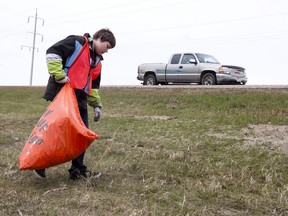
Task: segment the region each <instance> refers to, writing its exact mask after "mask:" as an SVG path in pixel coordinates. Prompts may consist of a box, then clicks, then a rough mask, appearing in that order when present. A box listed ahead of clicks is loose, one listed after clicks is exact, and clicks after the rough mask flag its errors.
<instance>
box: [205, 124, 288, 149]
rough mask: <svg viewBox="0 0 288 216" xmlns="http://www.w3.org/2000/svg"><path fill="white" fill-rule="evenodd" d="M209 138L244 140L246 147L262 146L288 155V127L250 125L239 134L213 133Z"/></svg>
mask: <svg viewBox="0 0 288 216" xmlns="http://www.w3.org/2000/svg"><path fill="white" fill-rule="evenodd" d="M209 136H213V137H216V138H219V139H235V140H239V141H240V140H244V146H262V147H265V148H268V149H270V150H279V151H282V152H284V153H286V154H288V125H272V124H259V125H248V127H245V128H242V129H241V130H239V132H238V133H234V132H231V133H230V134H225V133H213V132H211V133H210V134H209Z"/></svg>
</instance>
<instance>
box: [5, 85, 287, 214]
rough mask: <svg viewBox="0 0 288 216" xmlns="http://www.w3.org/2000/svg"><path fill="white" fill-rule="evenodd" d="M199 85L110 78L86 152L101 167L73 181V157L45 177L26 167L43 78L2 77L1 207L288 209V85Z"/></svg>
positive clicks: (49, 210)
mask: <svg viewBox="0 0 288 216" xmlns="http://www.w3.org/2000/svg"><path fill="white" fill-rule="evenodd" d="M193 89H194V88H193ZM193 89H188V88H183V89H172V88H157V89H153V88H135V89H129V88H128V89H127V88H113V87H112V88H108V87H104V88H102V89H101V90H100V93H101V96H102V103H103V117H102V119H101V120H100V121H99V122H97V123H94V122H93V121H92V119H93V118H92V112H91V111H92V110H89V111H90V114H89V115H90V120H91V121H90V129H91V130H93V131H95V132H96V133H98V134H99V139H98V140H95V142H94V143H92V145H91V146H90V147H89V149H88V150H87V153H86V157H85V162H86V165H87V166H88V168H89V169H90V170H99V171H101V172H102V173H103V176H101V178H100V179H88V180H80V181H75V182H74V181H69V180H68V169H69V167H70V163H65V164H62V165H59V166H55V167H52V168H49V169H48V170H47V176H48V177H47V180H45V181H41V180H39V179H37V178H36V177H35V176H34V175H33V173H32V172H31V171H19V170H18V162H17V160H18V156H19V154H20V153H21V151H22V149H23V147H24V144H25V142H26V140H27V138H28V136H29V135H30V133H31V131H32V129H33V128H34V126H35V124H36V123H37V121H38V119H39V118H40V116H41V115H42V113H43V112H44V110H45V109H46V107H47V106H48V102H46V101H45V100H44V99H42V95H43V93H44V88H27V87H23V88H21V87H1V88H0V103H1V106H0V122H1V124H0V129H1V130H0V147H1V152H0V185H1V187H0V194H1V199H0V215H103V216H105V215H107V216H108V215H109V216H110V215H117V216H118V215H123V216H124V215H137V216H138V215H155V216H156V215H157V216H158V215H165V216H166V215H171V216H172V215H173V216H174V215H285V214H287V213H288V208H287V206H288V192H287V191H288V190H287V188H288V175H287V167H288V157H287V153H286V151H285V148H287V147H286V146H285V145H282V146H281V145H280V143H286V144H287V143H288V137H287V135H286V131H288V129H287V128H288V109H287V107H288V92H286V91H282V90H281V91H280V90H279V91H272V90H270V91H258V90H245V89H244V90H239V89H238V90H237V91H236V90H235V91H231V90H229V91H228V90H227V91H224V90H217V89H215V90H214V91H205V90H203V91H199V90H198V91H195V89H194V90H193ZM251 125H253V127H252V126H251ZM263 125H264V126H265V127H264V129H265V133H264V132H263V133H262V134H260V135H259V134H258V132H257V131H255V128H257V127H263ZM263 136H264V141H265V136H267V142H262V143H260V142H257V140H258V138H262V139H263ZM268 137H269V142H268ZM271 138H274V139H271Z"/></svg>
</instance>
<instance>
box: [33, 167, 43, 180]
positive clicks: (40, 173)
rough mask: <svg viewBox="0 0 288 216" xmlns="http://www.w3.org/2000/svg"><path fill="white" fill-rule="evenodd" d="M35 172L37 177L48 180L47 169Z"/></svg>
mask: <svg viewBox="0 0 288 216" xmlns="http://www.w3.org/2000/svg"><path fill="white" fill-rule="evenodd" d="M33 172H34V174H35V175H36V176H37V178H40V179H46V174H45V169H37V170H33Z"/></svg>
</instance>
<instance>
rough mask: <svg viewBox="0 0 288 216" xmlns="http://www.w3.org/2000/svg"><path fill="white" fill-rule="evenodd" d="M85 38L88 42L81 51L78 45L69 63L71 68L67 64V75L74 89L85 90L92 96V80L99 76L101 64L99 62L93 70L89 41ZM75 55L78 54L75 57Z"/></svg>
mask: <svg viewBox="0 0 288 216" xmlns="http://www.w3.org/2000/svg"><path fill="white" fill-rule="evenodd" d="M84 38H85V40H86V42H85V44H84V45H83V46H82V47H81V49H79V46H77V44H76V47H75V51H74V53H73V54H72V56H71V57H70V59H69V60H70V61H69V62H68V63H69V64H70V65H71V66H70V67H69V64H68V65H67V64H66V65H67V66H68V71H67V74H68V77H69V79H70V84H71V87H72V88H75V89H81V90H84V91H85V92H86V93H87V94H88V95H91V92H92V80H95V79H96V78H97V77H98V76H99V74H100V72H101V62H99V63H98V64H97V66H96V67H95V68H91V66H90V49H89V46H88V39H87V38H86V37H84ZM75 53H77V54H76V55H75ZM73 55H74V56H73ZM75 56H77V57H75ZM73 58H74V61H73ZM91 78H92V79H91Z"/></svg>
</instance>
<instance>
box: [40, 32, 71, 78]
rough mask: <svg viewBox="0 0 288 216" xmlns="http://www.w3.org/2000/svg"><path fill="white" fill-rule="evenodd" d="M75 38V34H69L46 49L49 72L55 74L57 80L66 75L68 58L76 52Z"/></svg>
mask: <svg viewBox="0 0 288 216" xmlns="http://www.w3.org/2000/svg"><path fill="white" fill-rule="evenodd" d="M75 40H76V37H75V36H68V37H67V38H65V39H63V40H61V41H59V42H57V43H56V44H54V45H52V46H51V47H50V48H49V49H48V50H47V51H46V62H47V67H48V73H49V74H51V75H53V76H54V77H55V79H56V80H61V79H63V78H64V77H65V76H66V73H65V71H64V67H65V64H66V60H67V58H68V57H69V56H71V55H72V53H73V52H74V49H75Z"/></svg>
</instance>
